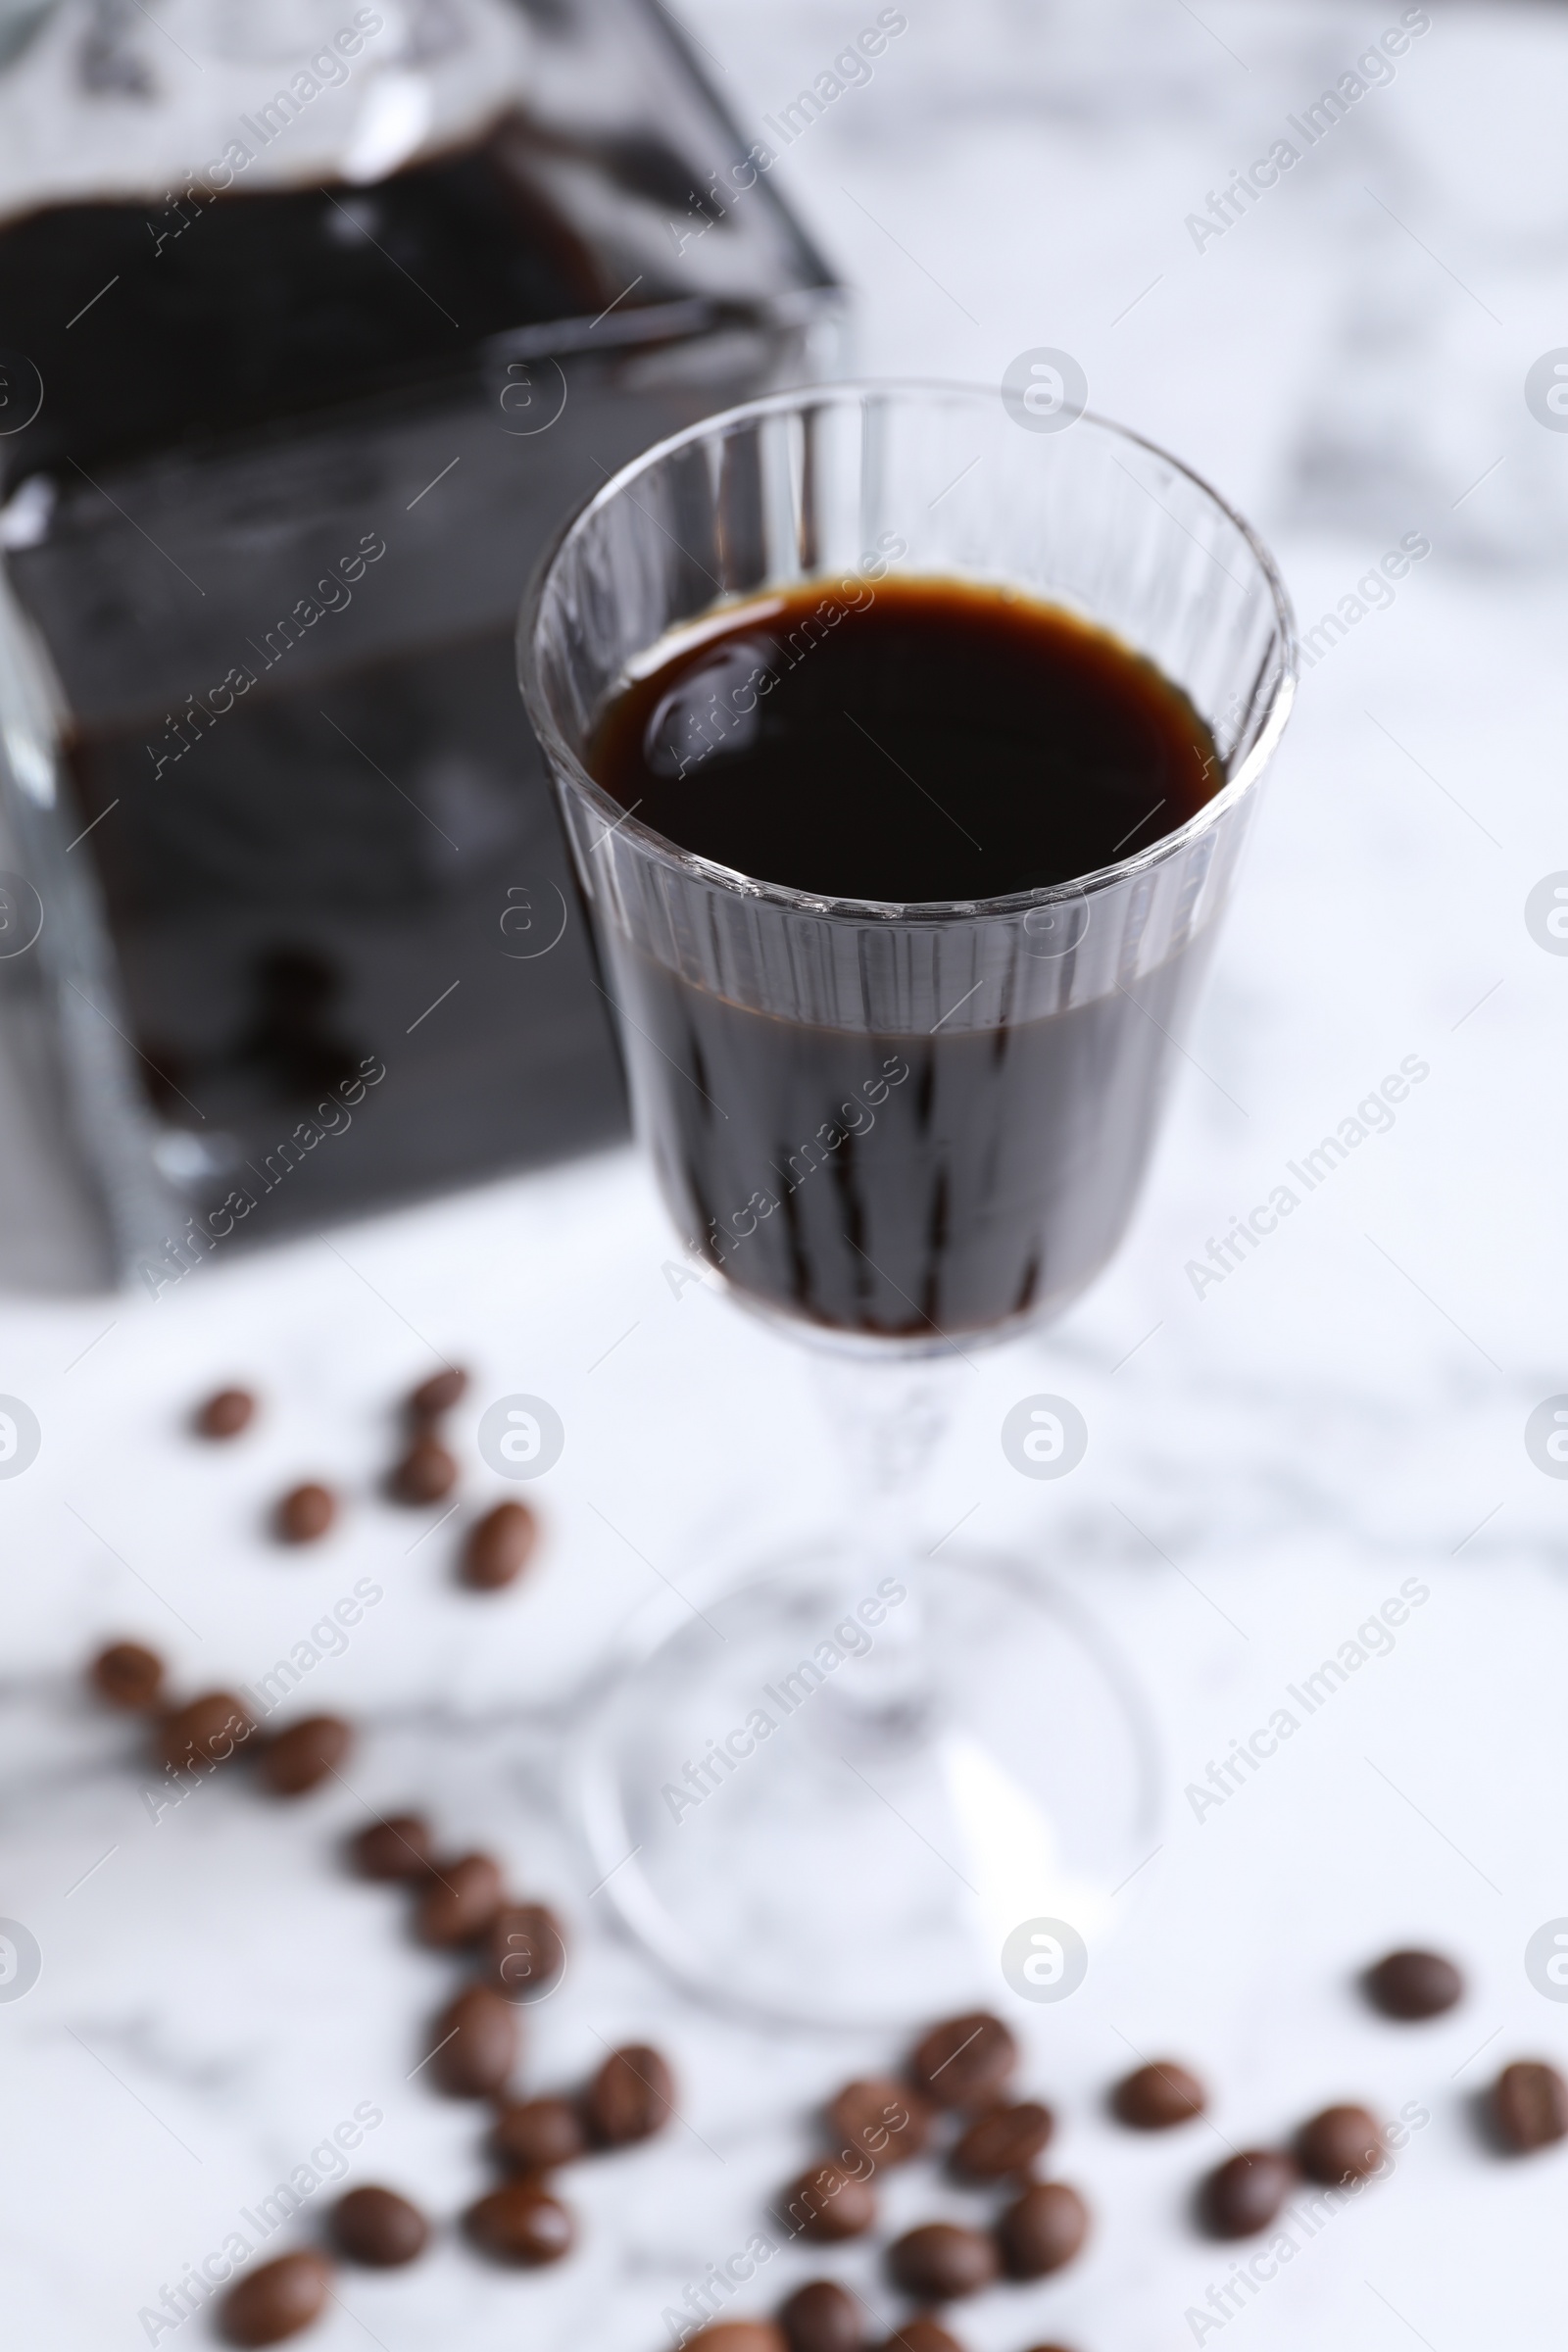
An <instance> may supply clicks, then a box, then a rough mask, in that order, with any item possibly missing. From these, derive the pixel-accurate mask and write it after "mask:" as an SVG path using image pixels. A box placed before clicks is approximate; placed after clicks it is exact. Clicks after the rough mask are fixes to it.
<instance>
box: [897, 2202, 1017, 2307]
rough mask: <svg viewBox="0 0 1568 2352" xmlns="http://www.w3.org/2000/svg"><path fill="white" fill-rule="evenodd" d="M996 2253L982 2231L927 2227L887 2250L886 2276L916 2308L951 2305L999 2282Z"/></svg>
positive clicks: (940, 2224) (942, 2225) (929, 2224)
mask: <svg viewBox="0 0 1568 2352" xmlns="http://www.w3.org/2000/svg"><path fill="white" fill-rule="evenodd" d="M997 2270H998V2263H997V2249H996V2247H995V2246H994V2245H993V2244H992V2242H991V2240H990V2238H989V2237H986V2236H983V2235H982V2233H981V2232H980V2231H979V2230H978V2229H960V2228H959V2226H958V2224H957V2223H956V2222H927V2223H925V2224H924V2226H923V2227H922V2228H921V2229H909V2230H907V2231H906V2232H905V2234H904V2236H903V2237H901V2238H897V2239H895V2241H894V2243H893V2244H892V2245H891V2246H889V2248H888V2275H889V2277H890V2278H892V2280H893V2282H894V2284H895V2285H896V2286H902V2287H903V2289H904V2291H905V2293H906V2294H907V2295H912V2296H913V2297H914V2298H915V2301H916V2302H918V2303H952V2302H954V2301H956V2298H957V2297H958V2296H959V2295H977V2294H978V2293H979V2292H980V2289H981V2288H982V2287H983V2286H989V2285H990V2284H991V2283H992V2281H993V2279H994V2278H996V2276H997Z"/></svg>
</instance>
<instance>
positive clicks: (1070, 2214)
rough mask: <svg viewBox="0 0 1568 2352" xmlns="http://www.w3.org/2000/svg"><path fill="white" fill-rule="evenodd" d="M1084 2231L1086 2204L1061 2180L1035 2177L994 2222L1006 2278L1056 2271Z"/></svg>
mask: <svg viewBox="0 0 1568 2352" xmlns="http://www.w3.org/2000/svg"><path fill="white" fill-rule="evenodd" d="M1088 2235H1089V2208H1088V2206H1087V2205H1086V2204H1085V2203H1084V2201H1083V2199H1082V2197H1081V2196H1080V2195H1079V2194H1078V2191H1077V2190H1076V2189H1075V2188H1069V2187H1068V2185H1067V2183H1066V2181H1065V2180H1041V2181H1037V2182H1036V2184H1035V2186H1034V2187H1033V2188H1026V2189H1025V2190H1024V2192H1023V2195H1022V2196H1021V2197H1020V2198H1019V2199H1018V2201H1017V2203H1016V2204H1015V2205H1009V2206H1008V2207H1007V2210H1006V2212H1005V2214H1004V2215H1003V2217H1002V2219H1001V2221H1000V2222H999V2223H998V2224H997V2242H998V2244H999V2246H1000V2247H1001V2249H1002V2259H1003V2263H1004V2264H1005V2268H1006V2272H1007V2276H1008V2278H1045V2277H1046V2276H1047V2275H1048V2273H1050V2272H1052V2271H1059V2270H1060V2269H1061V2267H1062V2265H1063V2263H1067V2262H1071V2260H1072V2258H1073V2256H1074V2255H1075V2254H1076V2253H1077V2252H1078V2250H1079V2248H1080V2247H1081V2246H1082V2244H1083V2242H1084V2239H1085V2238H1086V2237H1087V2236H1088Z"/></svg>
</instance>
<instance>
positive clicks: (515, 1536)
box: [463, 1502, 539, 1593]
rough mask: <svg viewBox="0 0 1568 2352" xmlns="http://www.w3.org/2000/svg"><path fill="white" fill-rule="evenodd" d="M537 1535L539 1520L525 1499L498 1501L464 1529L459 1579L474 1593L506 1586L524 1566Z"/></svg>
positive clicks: (491, 1591)
mask: <svg viewBox="0 0 1568 2352" xmlns="http://www.w3.org/2000/svg"><path fill="white" fill-rule="evenodd" d="M538 1537H539V1522H538V1520H537V1519H536V1518H535V1517H534V1515H533V1513H532V1511H530V1510H529V1508H528V1505H527V1504H526V1503H525V1502H498V1503H497V1504H496V1506H495V1509H494V1510H493V1511H486V1513H485V1515H484V1517H483V1518H482V1519H476V1520H475V1521H474V1524H473V1526H472V1527H471V1528H470V1529H469V1530H468V1540H467V1542H466V1544H464V1547H463V1581H464V1583H465V1584H466V1585H471V1586H472V1587H473V1588H474V1590H475V1592H478V1593H494V1592H496V1591H498V1590H499V1588H500V1587H501V1586H502V1585H510V1584H513V1583H515V1580H516V1578H517V1577H519V1576H520V1575H521V1574H522V1571H523V1569H524V1568H526V1566H527V1565H528V1560H529V1557H530V1555H531V1553H532V1551H533V1547H534V1544H536V1543H537V1541H538Z"/></svg>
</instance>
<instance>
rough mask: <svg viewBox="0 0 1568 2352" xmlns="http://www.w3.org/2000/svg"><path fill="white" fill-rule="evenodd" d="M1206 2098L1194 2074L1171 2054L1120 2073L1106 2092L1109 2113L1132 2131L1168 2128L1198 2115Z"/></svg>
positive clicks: (1164, 2129) (1206, 2101)
mask: <svg viewBox="0 0 1568 2352" xmlns="http://www.w3.org/2000/svg"><path fill="white" fill-rule="evenodd" d="M1207 2104H1208V2100H1207V2097H1206V2095H1205V2093H1204V2090H1203V2085H1202V2084H1201V2082H1200V2081H1199V2080H1198V2077H1197V2076H1196V2075H1193V2074H1189V2073H1188V2071H1187V2069H1186V2067H1185V2066H1180V2065H1178V2064H1177V2062H1176V2060H1175V2059H1174V2058H1155V2059H1152V2061H1151V2062H1150V2064H1149V2065H1148V2066H1141V2067H1139V2068H1138V2069H1137V2070H1136V2072H1135V2073H1133V2074H1130V2075H1124V2076H1123V2077H1122V2079H1121V2081H1120V2082H1118V2083H1117V2085H1116V2087H1115V2089H1114V2090H1113V2091H1112V2092H1111V2094H1110V2107H1111V2113H1112V2114H1113V2115H1114V2116H1115V2118H1116V2120H1117V2122H1118V2123H1122V2124H1130V2125H1131V2127H1132V2129H1133V2130H1134V2131H1169V2130H1170V2129H1171V2127H1172V2125H1173V2124H1189V2123H1191V2122H1192V2120H1193V2118H1194V2116H1195V2115H1201V2114H1202V2112H1203V2109H1204V2108H1205V2107H1206V2106H1207Z"/></svg>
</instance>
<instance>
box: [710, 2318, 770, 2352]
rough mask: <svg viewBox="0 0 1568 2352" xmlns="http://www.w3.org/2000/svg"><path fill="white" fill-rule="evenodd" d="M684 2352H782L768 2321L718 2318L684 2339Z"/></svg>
mask: <svg viewBox="0 0 1568 2352" xmlns="http://www.w3.org/2000/svg"><path fill="white" fill-rule="evenodd" d="M685 2352H786V2342H785V2338H784V2336H783V2334H782V2333H781V2331H780V2330H779V2329H778V2328H777V2327H774V2326H773V2323H772V2321H771V2320H718V2321H716V2322H715V2323H714V2325H713V2326H712V2327H699V2328H698V2330H697V2333H696V2334H695V2335H688V2336H687V2337H686V2338H685Z"/></svg>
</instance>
